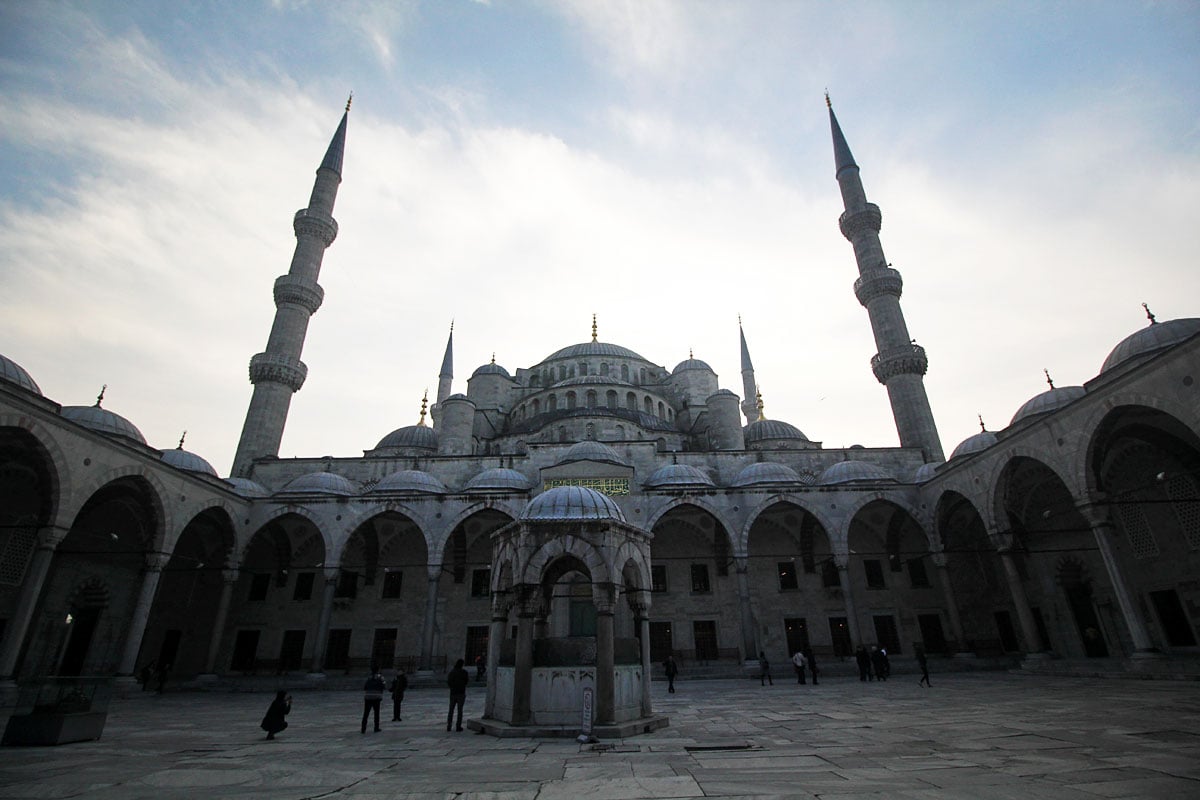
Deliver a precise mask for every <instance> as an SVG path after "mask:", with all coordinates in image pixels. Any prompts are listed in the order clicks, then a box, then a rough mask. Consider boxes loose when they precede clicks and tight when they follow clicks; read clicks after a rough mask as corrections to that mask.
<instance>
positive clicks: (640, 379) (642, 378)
mask: <svg viewBox="0 0 1200 800" xmlns="http://www.w3.org/2000/svg"><path fill="white" fill-rule="evenodd" d="M645 382H646V368H645V367H642V368H641V369H639V370H638V383H639V384H643V383H645Z"/></svg>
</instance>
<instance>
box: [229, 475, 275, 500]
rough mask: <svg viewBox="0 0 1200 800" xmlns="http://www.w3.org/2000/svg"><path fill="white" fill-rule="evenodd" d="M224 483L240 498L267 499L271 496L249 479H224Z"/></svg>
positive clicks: (262, 487)
mask: <svg viewBox="0 0 1200 800" xmlns="http://www.w3.org/2000/svg"><path fill="white" fill-rule="evenodd" d="M225 482H226V483H228V484H229V485H230V486H232V487H233V490H234V491H235V492H237V493H238V494H240V495H241V496H242V497H268V496H269V495H270V494H271V493H270V492H268V491H267V489H266V487H265V486H263V485H262V484H261V483H255V482H254V481H252V480H250V479H249V478H226V479H225Z"/></svg>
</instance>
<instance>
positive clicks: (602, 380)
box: [550, 375, 633, 389]
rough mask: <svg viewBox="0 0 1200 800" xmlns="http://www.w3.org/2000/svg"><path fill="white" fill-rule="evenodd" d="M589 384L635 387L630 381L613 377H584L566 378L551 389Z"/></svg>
mask: <svg viewBox="0 0 1200 800" xmlns="http://www.w3.org/2000/svg"><path fill="white" fill-rule="evenodd" d="M588 384H591V385H593V386H595V385H599V384H603V385H605V386H613V385H616V386H632V385H633V384H632V383H630V382H629V381H623V380H621V379H620V378H616V377H613V376H612V375H583V376H580V377H578V378H566V379H565V380H561V381H559V382H558V383H556V384H554V385H553V386H551V387H550V388H551V389H557V388H559V387H560V386H586V385H588Z"/></svg>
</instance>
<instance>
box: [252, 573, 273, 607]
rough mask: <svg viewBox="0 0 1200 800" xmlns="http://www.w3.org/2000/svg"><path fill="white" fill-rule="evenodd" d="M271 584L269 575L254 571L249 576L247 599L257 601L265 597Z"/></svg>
mask: <svg viewBox="0 0 1200 800" xmlns="http://www.w3.org/2000/svg"><path fill="white" fill-rule="evenodd" d="M270 585H271V576H270V575H267V574H266V573H262V572H259V573H256V574H254V575H251V576H250V596H249V597H247V598H246V599H247V600H250V601H252V602H257V601H261V600H266V599H267V589H268V587H270Z"/></svg>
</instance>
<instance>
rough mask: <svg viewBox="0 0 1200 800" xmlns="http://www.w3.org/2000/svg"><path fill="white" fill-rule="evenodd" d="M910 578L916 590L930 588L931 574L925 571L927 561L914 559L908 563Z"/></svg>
mask: <svg viewBox="0 0 1200 800" xmlns="http://www.w3.org/2000/svg"><path fill="white" fill-rule="evenodd" d="M908 577H909V580H911V581H912V585H913V587H914V588H922V587H926V586H929V573H927V572H926V571H925V559H923V558H912V559H909V561H908Z"/></svg>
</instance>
